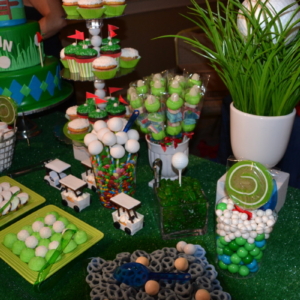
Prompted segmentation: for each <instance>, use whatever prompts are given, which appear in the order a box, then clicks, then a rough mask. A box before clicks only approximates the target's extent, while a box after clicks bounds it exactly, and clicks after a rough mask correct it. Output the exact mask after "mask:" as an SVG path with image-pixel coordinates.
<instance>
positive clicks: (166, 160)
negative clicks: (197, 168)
mask: <svg viewBox="0 0 300 300" xmlns="http://www.w3.org/2000/svg"><path fill="white" fill-rule="evenodd" d="M146 140H147V143H148V157H149V163H150V166H151V168H152V165H153V162H154V161H155V159H157V158H160V159H161V161H162V171H161V176H162V178H170V179H176V178H177V177H178V170H176V169H174V168H173V166H172V156H173V155H174V154H175V153H177V152H183V153H184V154H186V155H187V156H188V155H189V141H190V140H189V139H187V140H186V141H185V142H183V143H180V144H178V145H177V148H174V147H167V150H166V151H164V150H163V149H162V147H161V145H159V144H154V143H152V142H150V141H149V139H148V138H146Z"/></svg>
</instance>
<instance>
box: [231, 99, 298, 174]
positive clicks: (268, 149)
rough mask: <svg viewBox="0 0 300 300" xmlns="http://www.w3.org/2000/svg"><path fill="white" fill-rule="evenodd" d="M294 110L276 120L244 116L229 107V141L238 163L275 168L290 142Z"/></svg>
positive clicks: (274, 118)
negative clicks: (241, 160) (254, 163)
mask: <svg viewBox="0 0 300 300" xmlns="http://www.w3.org/2000/svg"><path fill="white" fill-rule="evenodd" d="M295 115H296V110H295V109H294V110H293V112H292V113H290V114H288V115H285V116H279V117H264V116H256V115H251V114H247V113H244V112H242V111H240V110H238V109H236V108H235V107H234V106H233V103H231V105H230V140H231V147H232V151H233V154H234V156H235V157H236V158H237V159H249V160H253V161H257V162H260V163H262V164H264V165H265V166H266V167H268V168H272V167H274V166H275V165H276V164H277V163H278V162H279V161H280V160H281V158H282V157H283V155H284V152H285V150H286V147H287V144H288V142H289V139H290V135H291V131H292V126H293V122H294V119H295Z"/></svg>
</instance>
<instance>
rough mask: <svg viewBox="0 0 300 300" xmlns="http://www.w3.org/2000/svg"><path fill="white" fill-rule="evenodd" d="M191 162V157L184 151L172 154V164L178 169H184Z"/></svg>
mask: <svg viewBox="0 0 300 300" xmlns="http://www.w3.org/2000/svg"><path fill="white" fill-rule="evenodd" d="M188 163H189V159H188V157H187V155H186V154H184V153H183V152H177V153H176V154H174V155H173V156H172V165H173V167H174V168H176V169H178V170H182V169H184V168H185V167H186V166H187V165H188Z"/></svg>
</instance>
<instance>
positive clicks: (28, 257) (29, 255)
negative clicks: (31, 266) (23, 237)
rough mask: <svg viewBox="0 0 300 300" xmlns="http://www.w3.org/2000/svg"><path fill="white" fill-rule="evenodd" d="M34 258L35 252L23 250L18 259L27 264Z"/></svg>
mask: <svg viewBox="0 0 300 300" xmlns="http://www.w3.org/2000/svg"><path fill="white" fill-rule="evenodd" d="M34 256H35V252H34V250H33V249H31V248H27V247H25V248H23V250H22V251H21V253H20V259H21V261H23V262H24V263H28V262H29V261H30V260H31V259H32V258H33V257H34Z"/></svg>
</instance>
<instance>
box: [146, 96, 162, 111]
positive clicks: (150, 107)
mask: <svg viewBox="0 0 300 300" xmlns="http://www.w3.org/2000/svg"><path fill="white" fill-rule="evenodd" d="M145 107H146V109H147V111H148V112H150V113H154V112H157V111H158V110H159V109H160V102H159V101H158V100H157V99H156V100H155V102H154V103H149V102H148V101H145Z"/></svg>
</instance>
